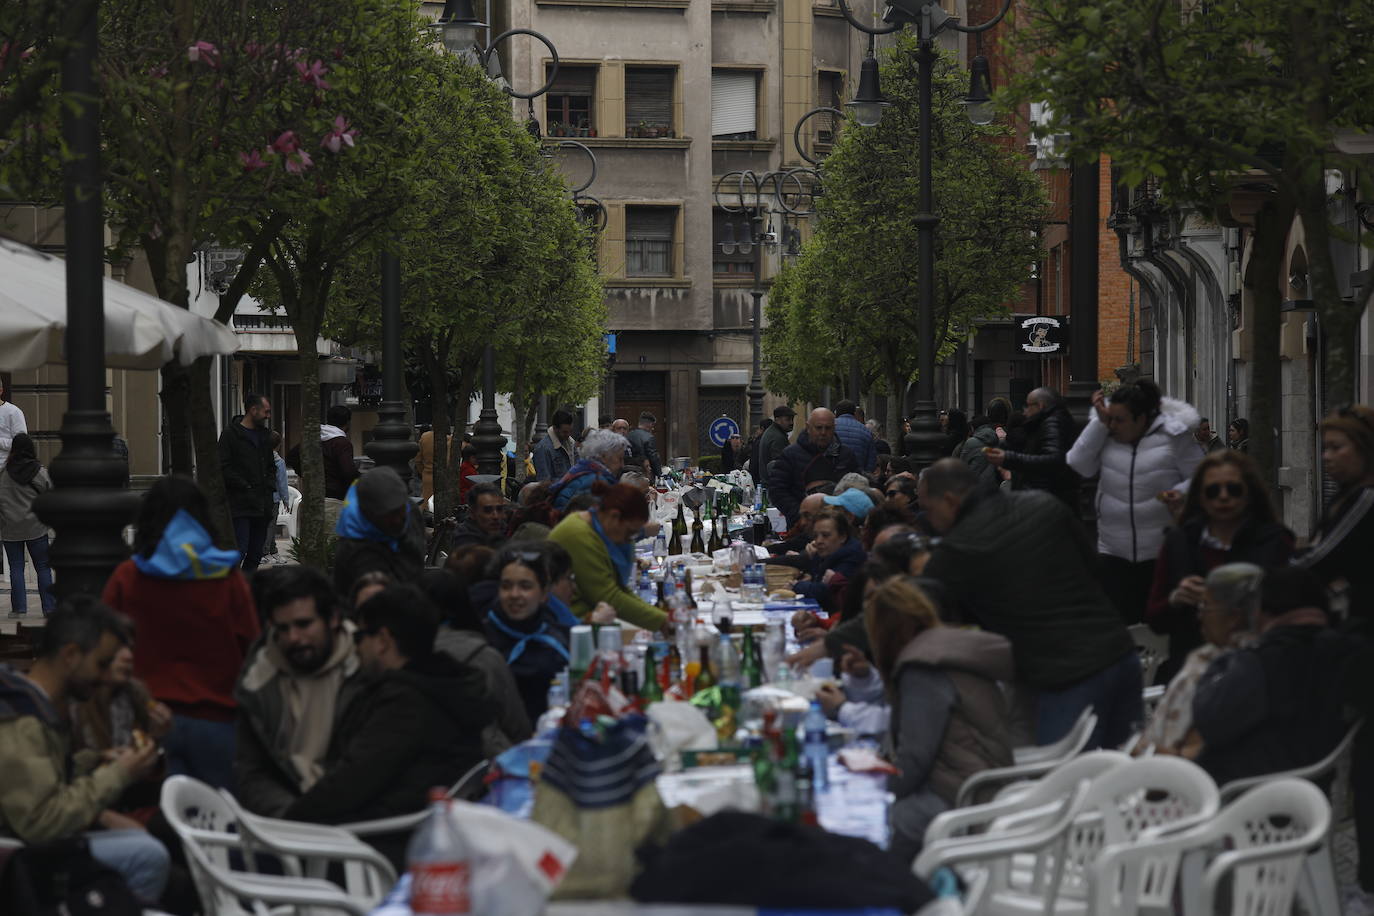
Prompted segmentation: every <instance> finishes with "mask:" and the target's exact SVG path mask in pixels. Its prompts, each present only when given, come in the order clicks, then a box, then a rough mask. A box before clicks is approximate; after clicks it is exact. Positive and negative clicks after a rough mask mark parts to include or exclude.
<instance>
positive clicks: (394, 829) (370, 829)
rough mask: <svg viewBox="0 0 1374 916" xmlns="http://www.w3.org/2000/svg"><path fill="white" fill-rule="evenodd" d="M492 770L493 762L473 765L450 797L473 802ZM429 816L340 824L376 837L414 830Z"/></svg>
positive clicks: (356, 833) (418, 814) (425, 812)
mask: <svg viewBox="0 0 1374 916" xmlns="http://www.w3.org/2000/svg"><path fill="white" fill-rule="evenodd" d="M489 769H491V761H490V760H483V761H481V762H479V763H476V764H473V766H472V767H470V768H469V769H468V771H467V772H466V773H464V774H463V775H462V776H459V777H458V781H457V782H455V783H454V784H453V785H452V786H450V787H449V790H448V797H449V798H458V799H463V800H465V801H468V800H471V798H472V795H471V794H470V793H471V792H472V790H473V789H474V788H476V787H477V786H479V785H481V782H482V779H483V778H484V777H485V776H486V775H487V771H488V770H489ZM428 816H429V809H428V808H422V809H420V810H419V811H413V812H411V813H410V814H398V815H395V816H394V817H382V818H377V819H376V820H371V821H355V822H353V823H351V824H340V825H339V828H338V829H340V830H347V831H348V832H349V833H351V834H352V835H354V836H359V837H363V836H376V835H377V834H380V833H400V832H402V831H406V830H414V829H415V828H416V827H419V826H420V824H421V823H423V822H424V819H425V818H426V817H428Z"/></svg>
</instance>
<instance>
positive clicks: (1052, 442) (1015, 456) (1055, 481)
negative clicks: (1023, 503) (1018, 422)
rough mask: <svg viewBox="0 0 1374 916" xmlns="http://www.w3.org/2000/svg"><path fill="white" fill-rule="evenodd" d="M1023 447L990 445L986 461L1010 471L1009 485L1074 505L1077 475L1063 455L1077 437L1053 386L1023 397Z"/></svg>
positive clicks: (1075, 430)
mask: <svg viewBox="0 0 1374 916" xmlns="http://www.w3.org/2000/svg"><path fill="white" fill-rule="evenodd" d="M1025 431H1026V435H1027V436H1028V437H1029V440H1028V443H1027V446H1026V450H1025V451H1023V452H1014V451H1010V450H1006V451H1004V450H1002V449H1000V448H994V449H992V450H991V451H989V452H987V454H986V456H985V457H986V458H987V460H988V464H990V465H992V466H993V467H999V468H1006V469H1007V470H1009V471H1011V485H1012V488H1013V489H1017V490H1045V491H1047V492H1049V493H1053V494H1054V495H1055V496H1057V497H1059V498H1060V499H1062V500H1063V501H1064V502H1066V503H1068V505H1069V508H1075V507H1077V505H1078V489H1079V477H1078V475H1077V474H1076V473H1074V470H1073V469H1072V468H1070V467H1069V465H1068V462H1067V461H1066V460H1065V456H1067V455H1068V454H1069V449H1070V448H1072V447H1073V442H1074V440H1075V439H1077V438H1078V425H1077V424H1076V423H1074V421H1073V416H1072V415H1071V414H1070V413H1069V409H1068V408H1067V407H1065V406H1064V399H1063V398H1061V397H1060V396H1059V392H1057V391H1055V390H1054V389H1053V388H1037V389H1035V390H1034V391H1032V392H1031V393H1030V394H1029V395H1027V396H1026V425H1025Z"/></svg>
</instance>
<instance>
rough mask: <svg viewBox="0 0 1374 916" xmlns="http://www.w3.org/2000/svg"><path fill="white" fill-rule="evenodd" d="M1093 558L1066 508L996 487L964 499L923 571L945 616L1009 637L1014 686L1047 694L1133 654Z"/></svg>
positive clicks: (1033, 495) (1043, 497) (1046, 496)
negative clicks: (941, 593) (937, 587)
mask: <svg viewBox="0 0 1374 916" xmlns="http://www.w3.org/2000/svg"><path fill="white" fill-rule="evenodd" d="M1095 559H1096V556H1095V552H1094V550H1093V545H1092V543H1091V541H1089V540H1088V535H1087V532H1086V531H1084V530H1083V527H1082V525H1081V524H1079V522H1078V519H1077V518H1075V517H1074V515H1073V513H1071V512H1070V511H1069V508H1068V506H1066V505H1064V504H1063V503H1062V502H1060V501H1059V500H1057V499H1055V498H1054V497H1053V496H1050V495H1049V494H1048V493H1044V492H1039V491H1034V490H1032V491H1027V492H1021V493H1015V492H1010V493H1009V492H1005V491H1000V490H999V491H998V492H996V493H993V494H991V495H981V494H980V495H972V496H969V497H967V498H966V499H965V500H964V504H963V506H962V508H961V509H960V510H959V516H958V518H957V519H956V520H955V523H954V527H953V528H951V529H950V530H949V531H948V532H947V533H946V534H945V536H944V539H943V540H941V541H940V542H939V543H938V544H936V545H935V547H934V549H933V550H932V551H931V554H930V561H929V562H928V563H927V564H926V568H925V575H926V576H928V577H929V578H932V579H938V580H940V581H941V582H942V583H944V586H945V590H946V593H947V595H948V601H949V604H950V605H952V607H950V608H946V609H945V611H946V614H948V615H949V616H955V613H958V612H962V616H963V617H965V618H967V619H969V620H970V622H973V623H978V624H980V625H981V626H982V627H983V628H984V629H987V630H991V631H992V632H994V633H1001V634H1002V635H1003V636H1005V637H1007V639H1009V640H1011V646H1012V652H1013V655H1014V657H1015V659H1016V672H1017V677H1018V679H1019V680H1021V681H1024V682H1025V683H1027V684H1029V685H1030V686H1032V687H1036V688H1042V689H1054V688H1058V687H1063V686H1066V685H1068V684H1072V683H1074V682H1075V681H1079V680H1082V679H1083V678H1085V677H1087V676H1089V675H1091V674H1096V673H1097V672H1098V671H1101V670H1102V669H1104V668H1106V667H1107V666H1109V665H1111V664H1113V663H1115V662H1117V661H1119V660H1120V659H1121V658H1122V656H1124V655H1127V654H1128V653H1130V652H1134V651H1135V644H1134V643H1133V642H1132V640H1131V637H1130V634H1129V633H1127V632H1126V625H1125V624H1124V623H1123V622H1122V620H1121V616H1120V615H1119V614H1118V613H1117V611H1116V608H1114V607H1113V606H1112V604H1111V602H1110V601H1109V600H1108V599H1107V596H1106V595H1105V594H1104V593H1103V591H1102V587H1101V586H1100V585H1098V583H1097V577H1096V576H1095V575H1094V572H1093V570H1094V561H1095ZM951 612H954V613H951Z"/></svg>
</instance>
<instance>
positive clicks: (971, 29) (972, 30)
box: [840, 0, 1011, 35]
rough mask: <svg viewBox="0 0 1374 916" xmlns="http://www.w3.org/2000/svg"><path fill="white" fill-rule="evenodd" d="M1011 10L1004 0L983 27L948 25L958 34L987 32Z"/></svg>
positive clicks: (1009, 0) (1009, 2)
mask: <svg viewBox="0 0 1374 916" xmlns="http://www.w3.org/2000/svg"><path fill="white" fill-rule="evenodd" d="M840 2H841V3H843V2H844V0H840ZM1009 9H1011V0H1002V9H1001V11H1000V12H999V13H998V14H997V15H996V16H993V17H992V18H991V19H989V20H988V21H987V22H985V23H983V24H982V25H960V24H959V23H957V22H950V23H948V25H949V27H950V28H951V29H953V30H954V31H956V32H964V33H966V34H970V35H971V34H973V33H975V32H986V31H987V30H988V29H990V28H992V27H993V26H995V25H997V23H999V22H1001V21H1002V17H1003V16H1005V15H1007V10H1009Z"/></svg>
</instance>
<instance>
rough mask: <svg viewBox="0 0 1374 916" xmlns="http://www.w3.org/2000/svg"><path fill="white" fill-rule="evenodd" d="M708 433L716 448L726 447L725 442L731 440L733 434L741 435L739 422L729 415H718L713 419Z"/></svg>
mask: <svg viewBox="0 0 1374 916" xmlns="http://www.w3.org/2000/svg"><path fill="white" fill-rule="evenodd" d="M708 435H709V436H710V439H711V444H712V445H714V446H715V447H716V448H724V446H725V443H727V442H729V441H730V438H731V437H732V436H738V435H739V424H738V423H736V422H735V421H734V420H731V419H730V418H729V417H718V418H716V419H715V420H712V421H711V429H710V432H709V433H708Z"/></svg>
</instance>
